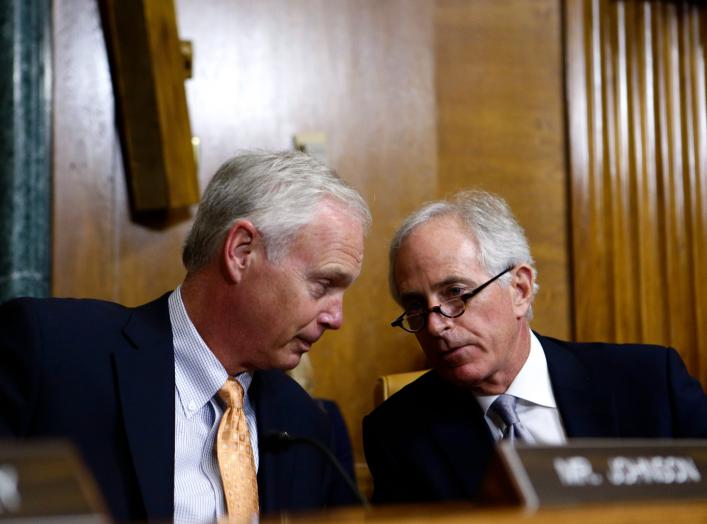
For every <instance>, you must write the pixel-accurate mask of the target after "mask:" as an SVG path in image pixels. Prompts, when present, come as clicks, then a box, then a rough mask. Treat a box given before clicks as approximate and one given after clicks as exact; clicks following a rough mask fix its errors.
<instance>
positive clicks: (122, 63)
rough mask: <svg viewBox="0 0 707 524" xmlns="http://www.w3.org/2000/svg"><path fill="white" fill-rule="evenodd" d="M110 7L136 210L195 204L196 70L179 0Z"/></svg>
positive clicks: (112, 0)
mask: <svg viewBox="0 0 707 524" xmlns="http://www.w3.org/2000/svg"><path fill="white" fill-rule="evenodd" d="M102 11H103V17H104V25H105V28H106V39H107V43H108V47H109V50H110V56H111V69H112V73H113V84H114V86H115V91H116V102H117V105H116V107H117V108H118V110H119V113H120V114H119V118H118V121H119V124H120V129H121V135H122V136H121V139H122V142H123V149H124V158H125V167H126V172H127V174H128V177H129V180H130V193H131V203H132V206H133V209H134V210H136V211H147V210H163V209H176V208H182V207H185V206H189V205H191V204H195V203H197V202H198V200H199V186H198V180H197V173H196V162H195V159H194V151H193V148H192V141H191V140H192V136H191V127H190V124H189V113H188V110H187V101H186V94H185V91H184V80H185V78H187V76H188V74H189V73H188V72H187V71H186V70H185V67H186V66H185V59H184V57H183V54H182V46H181V44H180V41H179V37H178V34H177V20H176V14H175V10H174V3H173V0H120V1H118V0H103V2H102ZM189 62H190V61H189Z"/></svg>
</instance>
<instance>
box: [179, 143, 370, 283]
mask: <svg viewBox="0 0 707 524" xmlns="http://www.w3.org/2000/svg"><path fill="white" fill-rule="evenodd" d="M324 199H330V200H335V201H337V202H340V203H342V204H343V205H344V207H345V208H347V210H349V211H350V212H351V215H352V217H354V218H356V219H357V220H359V221H360V223H361V225H362V226H363V228H364V231H367V229H368V227H369V225H370V223H371V213H370V211H369V209H368V205H367V204H366V201H365V200H364V199H363V197H362V196H361V194H360V193H359V192H358V191H356V190H355V189H353V188H352V187H351V186H349V185H348V184H347V183H346V182H344V181H343V180H342V179H341V178H339V176H338V175H337V174H336V173H335V172H334V170H333V169H330V168H329V167H327V166H325V165H324V164H322V163H321V162H319V161H317V160H315V159H314V158H312V157H310V156H309V155H306V154H305V153H301V152H297V151H283V152H279V153H269V152H264V151H254V152H246V153H243V154H240V155H238V156H236V157H234V158H232V159H230V160H228V161H227V162H225V163H224V164H223V165H222V166H221V167H220V168H219V169H218V171H216V174H214V176H213V178H212V179H211V181H210V182H209V185H208V186H207V187H206V191H205V192H204V195H203V197H202V199H201V203H200V204H199V209H198V211H197V213H196V218H195V219H194V224H193V225H192V228H191V231H190V232H189V235H188V236H187V239H186V241H185V243H184V250H183V252H182V261H183V262H184V266H185V267H186V268H187V271H190V272H192V271H196V270H198V269H200V268H202V267H204V266H205V265H206V264H208V263H209V262H210V261H211V260H212V259H213V257H214V256H215V255H216V254H217V253H218V251H219V250H220V249H221V246H222V245H223V242H224V239H225V237H226V234H227V233H228V231H229V230H230V229H231V226H232V225H233V223H234V222H235V221H236V220H238V219H248V220H250V221H251V222H253V225H254V226H255V227H256V228H257V229H258V231H259V232H260V233H261V234H262V235H263V239H264V242H265V248H266V254H267V257H268V259H269V260H271V261H278V260H281V259H282V257H284V256H285V255H286V254H287V252H288V250H289V247H290V244H291V242H292V240H293V239H294V237H295V236H296V234H297V232H298V231H299V230H300V229H301V228H302V227H303V226H305V225H307V224H309V223H310V222H311V221H312V218H313V217H314V214H315V212H316V211H317V206H318V204H320V203H321V202H322V201H323V200H324Z"/></svg>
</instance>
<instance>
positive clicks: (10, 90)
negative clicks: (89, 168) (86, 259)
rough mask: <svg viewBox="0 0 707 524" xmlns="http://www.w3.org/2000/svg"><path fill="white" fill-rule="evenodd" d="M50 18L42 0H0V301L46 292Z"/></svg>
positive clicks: (45, 0) (47, 1) (48, 263)
mask: <svg viewBox="0 0 707 524" xmlns="http://www.w3.org/2000/svg"><path fill="white" fill-rule="evenodd" d="M50 20H51V1H50V0H0V302H3V301H5V300H7V299H9V298H12V297H16V296H48V295H49V293H50V270H51V139H50V132H51V131H50V128H51V95H52V93H51V71H52V67H51V48H50V45H51V33H50Z"/></svg>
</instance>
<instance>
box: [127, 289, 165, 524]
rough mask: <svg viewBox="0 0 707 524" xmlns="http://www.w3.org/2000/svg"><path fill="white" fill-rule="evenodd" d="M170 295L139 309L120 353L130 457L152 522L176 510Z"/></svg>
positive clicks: (133, 316)
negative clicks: (127, 342) (168, 297)
mask: <svg viewBox="0 0 707 524" xmlns="http://www.w3.org/2000/svg"><path fill="white" fill-rule="evenodd" d="M167 296H168V295H164V296H163V297H161V298H160V299H158V300H156V301H154V302H151V303H149V304H146V305H144V306H141V307H139V308H136V309H135V310H134V311H133V314H132V315H131V317H130V318H129V320H128V322H127V324H126V326H125V328H124V330H123V332H124V334H125V336H126V338H127V339H128V341H129V343H130V346H126V347H124V348H123V349H122V350H119V351H116V352H115V353H114V360H115V366H116V374H117V381H118V390H119V398H120V403H121V407H122V415H123V421H124V423H125V430H126V434H127V438H128V445H129V450H130V454H131V456H132V460H133V464H134V466H135V474H136V476H137V480H138V484H139V487H140V491H141V493H142V496H143V501H144V503H145V510H146V512H147V517H148V519H165V518H171V517H172V515H173V512H174V346H173V342H172V329H171V323H170V320H169V309H168V305H167Z"/></svg>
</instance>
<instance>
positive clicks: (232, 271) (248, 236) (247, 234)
mask: <svg viewBox="0 0 707 524" xmlns="http://www.w3.org/2000/svg"><path fill="white" fill-rule="evenodd" d="M260 243H261V236H260V234H259V233H258V230H257V229H256V228H255V226H254V225H253V223H252V222H251V221H250V220H245V219H239V220H236V221H235V222H234V223H233V225H232V226H231V229H229V230H228V233H227V234H226V240H225V241H224V243H223V248H222V251H221V263H222V267H223V271H224V274H225V276H226V278H227V279H228V280H229V281H230V282H232V283H234V284H238V283H239V282H240V281H241V280H242V279H243V275H244V274H245V272H246V270H247V269H248V267H249V266H250V264H252V262H253V258H254V257H255V256H257V255H256V250H257V249H258V246H259V244H260Z"/></svg>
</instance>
